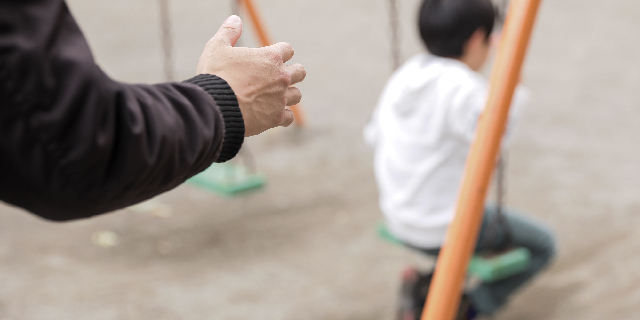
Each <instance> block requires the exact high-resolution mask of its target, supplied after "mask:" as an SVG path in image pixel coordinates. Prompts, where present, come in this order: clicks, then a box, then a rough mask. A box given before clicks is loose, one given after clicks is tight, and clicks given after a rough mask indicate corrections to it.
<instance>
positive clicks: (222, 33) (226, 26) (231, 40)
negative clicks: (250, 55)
mask: <svg viewBox="0 0 640 320" xmlns="http://www.w3.org/2000/svg"><path fill="white" fill-rule="evenodd" d="M240 34H242V20H240V17H238V16H236V15H233V16H230V17H229V18H227V20H225V21H224V22H223V23H222V26H220V29H218V32H216V34H215V35H214V36H213V38H211V42H213V43H214V44H215V45H221V46H231V47H233V46H235V45H236V43H237V42H238V39H240Z"/></svg>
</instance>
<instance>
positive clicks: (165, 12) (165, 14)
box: [158, 0, 175, 81]
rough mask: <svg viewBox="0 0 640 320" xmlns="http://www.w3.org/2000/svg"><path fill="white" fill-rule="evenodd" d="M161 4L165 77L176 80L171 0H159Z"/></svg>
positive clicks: (167, 79) (168, 79)
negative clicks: (170, 9)
mask: <svg viewBox="0 0 640 320" xmlns="http://www.w3.org/2000/svg"><path fill="white" fill-rule="evenodd" d="M158 1H159V5H160V31H161V38H162V53H163V65H164V77H165V80H166V81H174V79H175V78H174V71H173V39H172V37H171V19H170V12H169V0H158Z"/></svg>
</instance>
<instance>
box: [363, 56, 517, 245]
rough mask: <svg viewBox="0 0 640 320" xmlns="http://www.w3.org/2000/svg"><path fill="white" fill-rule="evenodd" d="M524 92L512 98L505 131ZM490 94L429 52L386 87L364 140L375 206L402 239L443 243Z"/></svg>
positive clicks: (482, 82) (462, 68) (480, 81)
mask: <svg viewBox="0 0 640 320" xmlns="http://www.w3.org/2000/svg"><path fill="white" fill-rule="evenodd" d="M523 91H524V90H522V89H521V88H518V91H517V92H516V95H515V96H514V97H515V98H514V104H513V105H512V109H511V112H510V116H509V127H512V126H513V121H514V118H515V116H516V115H517V114H518V113H519V109H520V106H521V105H522V104H523V100H524V99H525V97H524V96H525V95H526V94H525V93H524V92H523ZM487 94H488V84H487V81H486V79H484V77H482V75H480V74H479V73H477V72H475V71H473V70H471V69H470V68H469V67H468V66H467V65H465V64H464V63H462V62H460V61H458V60H455V59H449V58H442V57H437V56H434V55H430V54H428V53H422V54H418V55H416V56H415V57H413V58H411V60H409V61H408V62H407V63H405V64H404V65H403V66H402V67H400V68H399V69H398V70H397V71H396V72H395V73H394V74H393V75H392V76H391V78H390V79H389V81H388V82H387V85H386V87H385V88H384V90H383V92H382V95H381V96H380V100H379V102H378V105H377V107H376V109H375V110H374V113H373V116H372V119H371V122H370V123H369V124H368V125H367V127H366V128H365V131H364V135H365V140H366V141H367V142H369V143H370V144H371V145H372V146H373V147H374V148H375V152H374V168H375V176H376V180H377V182H378V189H379V195H380V208H381V210H382V212H383V213H384V215H385V218H386V221H387V225H388V228H389V231H390V232H391V233H392V234H393V235H394V236H396V237H397V238H399V239H400V240H402V241H404V242H406V243H408V244H410V245H413V246H417V247H422V248H437V247H441V246H442V244H443V242H444V238H445V235H446V231H447V227H448V226H449V223H450V222H451V221H452V220H453V216H454V213H455V204H456V199H457V194H458V188H459V185H460V183H461V181H462V175H463V171H464V166H465V162H466V158H467V153H468V152H469V147H470V144H471V142H472V140H473V139H474V136H475V128H476V123H477V121H478V118H479V116H480V114H481V113H482V111H483V109H484V107H485V103H486V97H487ZM507 131H510V130H507Z"/></svg>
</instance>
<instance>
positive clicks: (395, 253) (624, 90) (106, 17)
mask: <svg viewBox="0 0 640 320" xmlns="http://www.w3.org/2000/svg"><path fill="white" fill-rule="evenodd" d="M229 2H230V1H223V0H216V1H202V0H192V1H181V2H179V1H172V18H173V24H174V36H175V44H176V51H175V56H176V70H177V74H178V75H179V77H180V78H181V79H184V78H187V77H190V76H192V74H193V72H194V69H195V65H196V62H197V58H198V57H199V55H200V52H201V49H202V47H203V45H204V43H205V42H206V41H207V40H208V38H209V37H211V36H212V35H213V33H214V32H215V30H217V28H218V26H219V24H220V23H221V22H222V21H223V20H224V18H225V17H226V16H227V14H228V13H229V12H230V5H229ZM257 3H258V4H259V6H260V7H261V9H262V11H263V14H264V17H265V18H266V22H267V23H268V26H269V28H270V30H271V32H272V34H273V35H274V37H275V38H276V39H277V40H281V41H288V42H290V43H291V44H292V45H293V47H294V48H295V50H296V56H295V58H294V61H295V62H300V63H303V64H304V65H305V66H306V68H307V71H308V78H307V79H306V80H305V81H304V83H303V84H302V85H300V88H301V89H302V90H303V93H304V100H303V102H304V110H305V112H306V114H307V116H308V119H309V126H308V128H305V129H304V130H302V131H297V130H294V129H282V130H274V131H272V132H268V133H266V134H264V135H262V136H260V137H256V138H252V139H248V140H247V141H246V144H247V146H248V147H249V149H250V150H251V151H252V152H253V153H254V155H255V157H256V160H257V165H258V168H259V169H260V171H262V172H263V173H264V174H265V175H266V176H267V177H268V180H269V183H268V186H267V187H266V188H264V189H263V190H261V191H259V192H255V193H251V194H247V195H245V196H242V197H235V198H223V197H219V196H217V195H214V194H212V193H209V192H207V191H203V190H200V189H198V188H195V187H193V186H181V187H179V188H177V189H176V190H174V191H172V192H169V193H167V194H164V195H162V196H160V197H159V198H157V199H155V200H154V201H156V202H157V203H161V204H162V205H164V206H166V207H165V211H163V212H164V214H152V213H149V212H136V211H134V210H131V209H128V210H122V211H120V212H116V213H113V214H109V215H105V216H102V217H98V218H94V219H89V220H84V221H77V222H73V223H64V224H55V223H50V222H46V221H43V220H41V219H38V218H36V217H34V216H32V215H30V214H28V213H25V212H23V211H21V210H19V209H16V208H11V207H8V206H0V283H1V285H0V320H10V319H11V320H16V319H20V320H31V319H34V320H54V319H92V320H93V319H95V320H98V319H291V320H293V319H296V320H299V319H354V320H355V319H391V317H392V315H393V311H394V308H395V302H396V293H397V289H398V283H399V273H400V270H401V269H402V268H403V266H405V265H407V264H411V263H416V264H419V265H428V264H429V263H430V261H428V260H427V259H425V258H423V257H420V256H417V255H415V254H413V253H411V252H408V251H407V250H405V249H403V248H399V247H394V246H392V245H389V244H387V243H384V242H383V241H381V240H380V239H378V238H377V237H376V234H375V231H374V229H375V226H376V224H377V223H378V221H380V220H381V214H380V212H379V210H378V208H377V191H376V186H375V182H374V179H373V175H372V165H371V153H370V150H368V149H367V147H366V146H365V145H364V143H363V142H362V139H361V128H362V126H363V125H364V124H365V123H366V121H367V118H368V116H369V114H370V111H371V109H372V108H373V106H374V104H375V102H376V100H377V97H378V94H379V92H380V89H381V87H382V86H383V85H384V82H385V81H386V78H387V77H388V76H389V74H390V58H389V50H390V49H389V41H388V38H389V37H388V36H389V32H388V29H387V26H388V19H387V11H386V9H387V6H386V5H387V2H386V1H382V0H378V1H368V0H350V1H339V0H326V1H314V0H300V1H285V0H261V1H258V2H257ZM399 3H400V6H401V10H400V11H401V18H402V24H403V33H402V34H403V44H402V51H403V55H404V57H405V58H407V57H409V56H410V55H412V54H414V53H416V52H418V51H419V50H421V48H420V44H419V42H418V40H417V38H416V34H415V32H414V29H415V28H414V20H415V14H414V13H413V12H414V10H415V7H416V5H417V1H416V0H411V1H399ZM69 5H70V8H71V10H72V12H73V13H74V14H75V15H76V17H77V19H78V21H79V23H80V25H81V26H82V28H83V30H84V31H85V33H86V35H87V37H88V39H89V42H90V44H91V46H92V48H93V50H94V53H95V55H96V58H97V60H98V62H99V63H100V65H101V66H102V67H103V68H104V69H105V70H106V71H107V72H108V73H109V74H110V75H112V76H113V77H115V78H117V79H120V80H123V81H128V82H158V81H161V80H162V71H161V68H160V67H161V65H162V64H161V53H160V42H159V28H158V25H159V22H158V18H157V17H158V7H157V2H156V1H154V0H138V1H124V0H112V1H97V0H92V1H88V0H84V1H80V0H73V1H69ZM638 16H640V3H639V2H636V1H628V0H610V1H595V0H558V1H545V2H544V3H543V6H542V10H541V12H540V15H539V20H538V24H537V27H536V31H535V35H534V40H533V42H532V44H531V47H530V49H531V50H530V54H529V56H528V59H527V64H526V70H525V72H524V76H523V80H524V82H525V83H526V85H527V86H528V87H529V88H530V89H531V90H532V91H533V94H534V95H533V100H532V103H531V105H530V107H529V108H528V110H527V112H526V115H525V117H524V119H523V121H522V122H521V126H520V129H519V132H518V139H517V140H516V141H515V144H514V146H513V148H512V151H511V152H510V154H509V162H510V166H509V194H508V199H509V205H511V206H513V207H517V208H519V209H521V210H523V211H526V212H529V213H530V214H532V215H535V216H537V217H539V218H540V219H543V220H545V221H547V223H548V224H549V225H550V226H552V227H553V228H554V229H555V230H556V232H557V237H558V240H559V248H560V254H559V257H558V259H557V261H556V262H555V264H554V265H553V266H552V267H551V268H550V269H549V270H548V272H546V273H544V274H543V275H542V276H541V277H540V278H538V279H537V280H536V281H534V282H533V283H532V284H531V286H530V287H528V288H527V289H526V290H523V291H522V292H521V293H520V294H518V295H517V296H515V297H514V299H513V301H512V303H511V304H510V305H509V306H508V307H507V308H506V309H505V310H504V312H503V313H501V314H500V315H499V316H498V317H497V319H500V320H506V319H523V320H524V319H547V320H560V319H563V320H564V319H638V318H640V316H639V315H638V313H639V312H640V272H638V271H640V253H639V252H640V233H639V232H636V230H638V229H639V226H640V218H639V217H638V215H637V211H638V210H639V209H640V196H639V195H640V170H639V169H638V166H639V165H638V163H637V162H638V160H640V148H639V147H637V139H638V138H637V137H638V136H640V108H638V105H640V101H639V100H640V94H638V91H637V90H638V88H639V87H638V85H639V84H640V73H639V72H638V70H640V41H639V40H640V28H639V27H638V22H637V19H638V18H637V17H638ZM250 31H251V30H250V25H247V28H246V32H245V35H244V36H243V44H244V45H248V46H255V41H253V40H252V39H253V38H252V37H253V36H252V33H251V32H250ZM167 209H168V210H170V211H166V210H167ZM168 212H169V213H170V214H168ZM103 230H106V231H110V232H113V233H115V234H116V235H117V236H118V242H117V245H116V246H114V247H110V248H103V247H101V246H98V245H96V244H94V243H93V242H92V236H93V235H94V234H95V233H96V232H100V231H103Z"/></svg>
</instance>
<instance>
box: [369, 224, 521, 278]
mask: <svg viewBox="0 0 640 320" xmlns="http://www.w3.org/2000/svg"><path fill="white" fill-rule="evenodd" d="M377 231H378V236H379V237H380V238H382V239H383V240H385V241H387V242H389V243H392V244H395V245H402V241H400V240H399V239H398V238H396V237H395V236H394V235H392V234H391V232H389V229H387V226H386V225H385V224H384V223H380V224H379V225H378V230H377ZM530 264H531V252H530V251H529V249H527V248H523V247H516V248H513V249H511V250H507V251H504V252H500V253H493V254H476V255H474V256H473V257H472V258H471V262H470V263H469V274H471V275H473V276H474V277H476V278H478V279H480V280H482V282H484V283H493V282H496V281H499V280H502V279H506V278H509V277H512V276H515V275H517V274H520V273H522V272H524V271H525V270H527V269H528V268H529V265H530Z"/></svg>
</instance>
